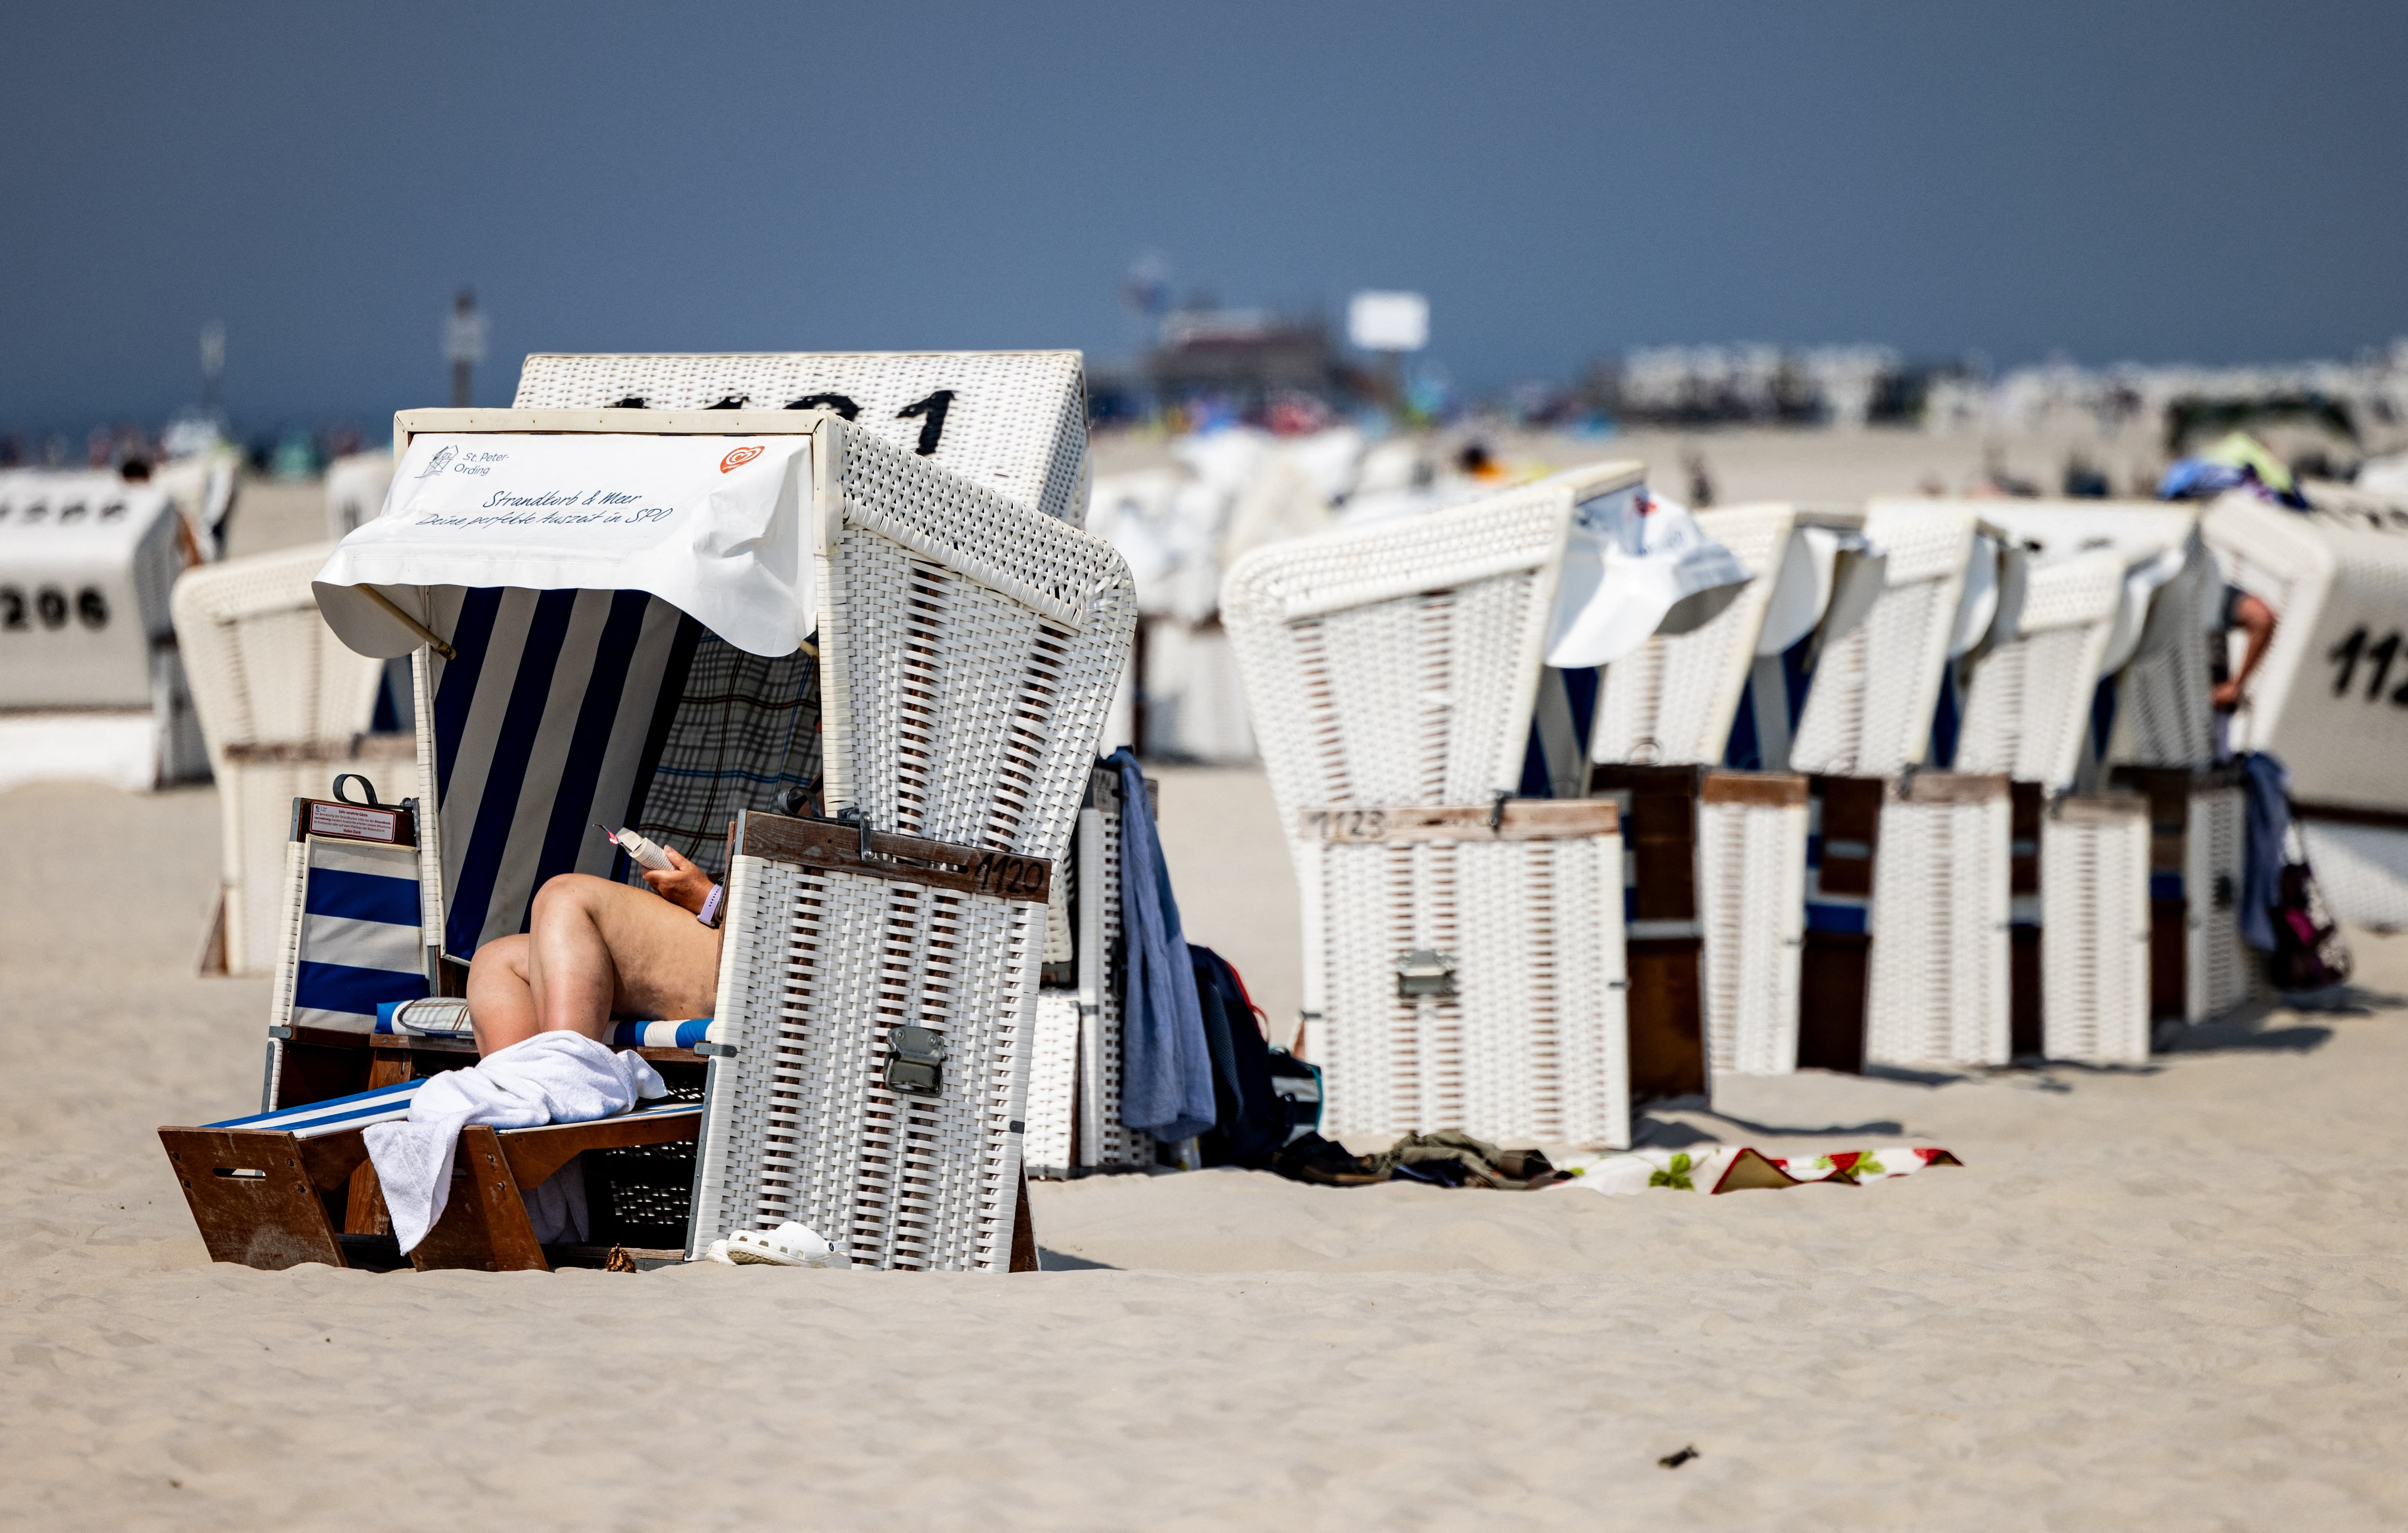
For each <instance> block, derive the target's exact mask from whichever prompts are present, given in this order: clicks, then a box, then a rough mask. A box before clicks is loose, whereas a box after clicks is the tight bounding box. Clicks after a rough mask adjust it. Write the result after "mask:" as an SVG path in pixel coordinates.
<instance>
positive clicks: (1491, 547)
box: [1221, 463, 1643, 1057]
mask: <svg viewBox="0 0 2408 1533" xmlns="http://www.w3.org/2000/svg"><path fill="white" fill-rule="evenodd" d="M1642 472H1643V471H1642V470H1641V467H1640V466H1638V465H1636V464H1627V463H1623V464H1602V465H1598V466H1591V467H1587V468H1581V469H1575V470H1571V471H1569V472H1567V473H1563V474H1557V475H1555V476H1552V477H1551V478H1549V479H1546V480H1541V481H1539V482H1537V483H1535V484H1529V485H1525V486H1522V487H1520V488H1518V489H1513V490H1508V491H1504V492H1501V493H1499V494H1495V495H1490V496H1488V497H1486V498H1484V499H1482V500H1479V501H1475V502H1473V503H1471V504H1469V505H1465V506H1459V507H1454V508H1450V509H1444V510H1440V511H1433V512H1429V513H1427V514H1426V515H1421V516H1415V517H1411V518H1406V519H1403V520H1399V521H1395V522H1385V523H1374V524H1373V525H1370V526H1367V527H1361V528H1341V529H1340V530H1337V531H1334V532H1328V533H1322V534H1317V535H1315V536H1313V537H1300V538H1296V539H1292V540H1290V541H1288V542H1283V543H1275V544H1271V545H1269V546H1267V547H1264V548H1259V549H1256V550H1254V552H1250V553H1248V554H1246V555H1245V556H1244V557H1243V558H1241V559H1240V560H1239V561H1238V562H1237V564H1236V565H1234V566H1231V568H1230V570H1229V573H1228V576H1227V578H1226V580H1224V581H1223V582H1222V589H1221V610H1222V620H1223V622H1224V623H1226V625H1227V628H1228V632H1229V639H1230V643H1231V645H1232V646H1233V647H1234V649H1235V650H1236V652H1237V658H1238V665H1239V669H1240V674H1241V676H1242V678H1243V681H1244V684H1245V693H1246V699H1247V704H1248V706H1249V708H1250V709H1252V710H1253V713H1254V736H1255V739H1256V741H1257V743H1258V745H1259V746H1260V748H1261V751H1262V755H1263V765H1264V767H1265V769H1266V771H1267V773H1268V775H1269V779H1270V784H1271V793H1272V796H1273V797H1274V798H1275V799H1276V800H1277V802H1278V804H1279V809H1280V817H1281V823H1282V824H1283V825H1285V826H1286V827H1288V846H1289V851H1290V853H1291V854H1292V856H1293V857H1294V859H1295V862H1296V867H1297V884H1298V888H1299V892H1300V894H1301V896H1302V907H1303V926H1304V933H1303V935H1304V952H1305V972H1304V1007H1303V1010H1304V1012H1305V1018H1304V1022H1305V1026H1304V1029H1303V1035H1302V1042H1303V1050H1304V1052H1305V1053H1307V1054H1308V1055H1309V1056H1314V1057H1318V1056H1317V1055H1313V1051H1314V1050H1315V1049H1317V1048H1318V1047H1319V1044H1318V1042H1317V1039H1315V1036H1314V1022H1315V1018H1316V1016H1317V1014H1318V1013H1319V1012H1321V1010H1323V999H1324V986H1323V970H1322V967H1321V955H1322V954H1323V953H1325V952H1329V951H1335V950H1336V948H1337V947H1339V946H1347V945H1351V943H1353V942H1355V941H1357V940H1360V941H1370V942H1374V943H1376V942H1378V941H1379V940H1380V939H1381V938H1379V937H1378V936H1377V935H1376V933H1374V932H1370V931H1366V932H1363V933H1359V934H1355V935H1354V936H1352V937H1350V936H1349V935H1348V934H1345V933H1340V932H1332V933H1330V934H1329V937H1328V938H1327V939H1326V940H1325V938H1324V934H1323V929H1322V925H1323V914H1322V911H1323V888H1324V884H1323V879H1322V874H1321V865H1320V849H1321V843H1320V842H1319V841H1318V840H1317V839H1316V838H1312V837H1310V836H1307V835H1305V834H1303V833H1302V827H1303V818H1302V817H1303V816H1304V815H1306V814H1307V813H1309V812H1311V811H1313V810H1318V809H1337V808H1343V807H1350V806H1390V805H1419V806H1435V805H1443V804H1484V803H1487V802H1490V801H1492V800H1493V799H1495V798H1496V797H1498V795H1506V794H1510V793H1512V791H1513V788H1514V786H1515V785H1516V784H1517V783H1518V782H1519V781H1521V776H1522V765H1523V757H1524V754H1525V752H1526V751H1527V747H1528V742H1529V738H1530V722H1531V715H1532V704H1533V698H1534V696H1535V695H1536V693H1537V690H1538V686H1539V680H1540V673H1541V669H1542V668H1543V664H1544V654H1545V649H1546V641H1547V632H1548V624H1549V620H1550V617H1551V615H1552V609H1553V606H1554V601H1555V581H1556V576H1557V573H1558V570H1559V567H1560V564H1561V560H1562V557H1563V551H1564V542H1565V538H1566V537H1567V536H1568V534H1569V532H1570V526H1571V519H1572V514H1573V509H1574V508H1575V507H1576V506H1577V505H1578V504H1579V503H1580V502H1581V501H1583V500H1585V499H1588V498H1590V497H1592V496H1595V495H1601V494H1612V493H1613V492H1615V491H1617V490H1623V489H1627V488H1629V487H1630V486H1632V485H1635V484H1637V483H1638V482H1639V481H1640V480H1641V476H1642Z"/></svg>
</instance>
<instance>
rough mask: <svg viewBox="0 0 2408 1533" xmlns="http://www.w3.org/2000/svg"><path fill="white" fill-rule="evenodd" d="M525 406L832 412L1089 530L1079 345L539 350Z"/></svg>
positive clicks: (1018, 502) (524, 382)
mask: <svg viewBox="0 0 2408 1533" xmlns="http://www.w3.org/2000/svg"><path fill="white" fill-rule="evenodd" d="M512 403H513V404H514V406H515V407H516V408H519V409H592V408H602V407H606V406H620V405H628V406H635V407H638V408H645V409H658V410H667V409H677V410H697V409H737V408H744V409H753V410H765V409H781V408H783V409H824V410H828V411H830V412H832V413H834V414H837V415H839V416H842V417H843V418H844V420H845V422H846V423H848V424H849V425H852V426H854V427H857V428H858V429H859V430H862V431H866V432H867V433H869V434H870V435H871V436H873V437H878V438H879V439H880V440H882V441H885V442H889V443H891V444H893V445H894V446H896V447H898V448H901V449H902V450H903V451H907V452H910V453H912V454H914V455H915V456H918V457H923V458H926V459H928V460H929V461H930V462H931V463H933V464H935V466H937V467H939V468H942V469H944V470H946V471H947V472H948V473H951V474H953V475H955V476H957V477H958V478H960V479H962V480H967V481H968V482H969V483H971V484H974V485H976V486H977V487H978V488H980V489H981V490H983V491H986V492H987V493H989V494H995V495H999V496H1001V497H1002V498H1003V499H1005V500H1007V501H1009V502H1011V504H1012V505H1014V506H1018V507H1020V508H1022V509H1025V510H1031V511H1037V512H1039V513H1041V514H1043V515H1046V516H1050V517H1054V518H1057V519H1059V520H1061V521H1065V522H1068V523H1070V524H1071V525H1072V526H1074V527H1076V526H1083V525H1085V523H1086V518H1087V491H1088V487H1089V485H1090V483H1091V482H1092V478H1093V475H1092V470H1091V469H1090V467H1089V466H1088V462H1087V385H1086V370H1085V365H1084V364H1083V363H1082V361H1081V359H1080V356H1079V353H1078V352H1076V351H696V352H681V353H658V352H626V353H611V352H588V353H561V352H545V351H538V352H536V353H534V354H532V355H530V356H529V357H528V358H527V359H526V361H525V362H524V363H523V365H521V366H520V368H519V388H518V397H517V398H516V399H515V400H514V401H513V402H512Z"/></svg>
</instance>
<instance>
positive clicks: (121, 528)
mask: <svg viewBox="0 0 2408 1533" xmlns="http://www.w3.org/2000/svg"><path fill="white" fill-rule="evenodd" d="M176 525H177V522H176V513H175V509H174V508H173V507H172V506H171V505H170V504H169V502H168V499H167V496H166V494H165V493H164V492H162V491H160V490H159V489H157V488H155V487H153V486H150V485H147V484H128V483H125V482H124V481H122V480H120V479H119V478H118V477H117V476H116V475H114V474H106V473H51V472H45V471H41V470H34V469H28V470H21V471H12V472H8V473H0V709H57V708H68V709H95V708H122V709H143V710H146V711H147V710H149V709H150V707H151V702H152V691H151V681H152V676H151V668H152V667H151V653H150V652H151V645H152V641H153V640H154V639H161V638H166V637H167V636H168V635H169V634H170V633H171V632H172V631H173V629H172V627H171V625H170V623H169V620H168V614H167V594H168V591H169V589H170V588H171V587H173V585H174V584H175V580H176V576H177V574H178V572H179V570H180V569H181V567H182V559H181V556H180V553H179V550H178V547H177V542H176Z"/></svg>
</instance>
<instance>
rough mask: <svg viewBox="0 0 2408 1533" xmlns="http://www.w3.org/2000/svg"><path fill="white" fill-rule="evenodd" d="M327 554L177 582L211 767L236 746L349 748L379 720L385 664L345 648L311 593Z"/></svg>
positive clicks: (294, 554)
mask: <svg viewBox="0 0 2408 1533" xmlns="http://www.w3.org/2000/svg"><path fill="white" fill-rule="evenodd" d="M327 552H328V550H327V548H326V547H325V546H323V545H314V546H311V547H308V548H300V549H288V550H285V551H283V552H277V553H265V554H260V555H257V556H255V557H251V558H244V559H228V560H225V561H223V562H222V563H219V564H215V565H208V566H202V567H201V568H198V569H194V570H193V571H191V572H189V573H188V574H186V575H185V576H184V578H183V579H181V580H178V581H177V582H176V592H175V596H174V600H173V603H172V608H173V610H174V613H175V621H176V644H177V648H178V649H179V651H180V652H182V654H183V660H184V674H185V679H186V683H187V685H189V686H190V687H191V689H192V694H193V707H194V709H196V710H197V711H198V712H199V714H200V719H201V731H202V734H203V736H204V737H205V738H207V739H208V746H209V759H210V764H211V765H212V766H217V765H218V764H220V763H222V761H223V760H224V758H225V750H226V748H227V747H228V746H231V745H292V744H325V745H348V744H349V743H350V742H351V737H352V736H354V735H357V734H360V733H362V732H364V731H365V730H366V728H367V727H368V724H369V722H370V720H372V719H373V718H374V717H375V714H376V700H377V687H378V685H379V683H380V681H381V680H382V678H383V675H384V662H383V661H381V660H372V659H369V658H368V657H366V656H365V655H358V654H353V653H352V652H351V651H350V650H348V649H346V648H344V647H343V644H342V641H341V640H340V639H337V638H336V637H335V634H334V630H333V629H331V628H328V627H327V626H326V623H325V620H324V619H322V618H321V617H320V616H319V615H318V604H317V600H316V598H315V597H313V596H312V595H310V593H309V580H310V577H311V576H313V575H315V574H317V573H318V570H319V567H320V566H322V565H324V564H325V562H326V554H327Z"/></svg>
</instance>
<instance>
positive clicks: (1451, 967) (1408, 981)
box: [1307, 800, 1630, 1146]
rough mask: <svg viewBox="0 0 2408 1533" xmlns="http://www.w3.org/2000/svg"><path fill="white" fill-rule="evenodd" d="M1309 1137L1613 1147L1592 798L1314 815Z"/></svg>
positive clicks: (1608, 821) (1601, 815)
mask: <svg viewBox="0 0 2408 1533" xmlns="http://www.w3.org/2000/svg"><path fill="white" fill-rule="evenodd" d="M1307 828H1308V829H1309V830H1310V831H1311V832H1312V834H1314V835H1316V836H1317V837H1318V838H1320V840H1321V866H1322V867H1323V869H1324V870H1325V876H1326V895H1325V896H1324V897H1325V898H1326V910H1327V918H1326V921H1325V922H1324V924H1323V926H1322V930H1323V933H1324V934H1325V935H1324V938H1323V951H1322V952H1321V953H1320V954H1319V955H1318V956H1319V964H1320V967H1321V969H1322V971H1323V972H1324V973H1325V974H1326V976H1327V977H1328V978H1327V986H1328V991H1327V996H1328V999H1327V1002H1326V1006H1327V1012H1326V1018H1325V1019H1324V1024H1323V1025H1322V1027H1321V1028H1320V1029H1319V1034H1318V1038H1319V1048H1320V1051H1321V1052H1320V1055H1319V1062H1320V1063H1321V1065H1322V1066H1323V1068H1324V1079H1325V1081H1326V1092H1327V1099H1326V1106H1325V1108H1324V1115H1323V1125H1324V1131H1325V1132H1326V1133H1329V1134H1331V1135H1333V1136H1336V1135H1346V1134H1394V1133H1403V1132H1413V1131H1426V1130H1430V1129H1440V1128H1457V1129H1463V1130H1466V1131H1468V1132H1470V1133H1473V1134H1477V1135H1480V1136H1483V1137H1484V1138H1490V1139H1543V1140H1551V1141H1555V1140H1571V1141H1574V1142H1577V1143H1584V1144H1604V1145H1615V1146H1621V1145H1627V1144H1628V1143H1629V1142H1630V1083H1629V1070H1628V1058H1627V1043H1626V1038H1625V1013H1624V993H1625V980H1624V974H1623V966H1622V930H1621V928H1622V841H1621V837H1620V836H1619V834H1618V833H1617V830H1616V815H1615V811H1614V809H1613V805H1612V804H1609V803H1604V802H1601V801H1598V800H1573V801H1567V802H1534V801H1529V800H1522V801H1517V802H1512V803H1506V804H1502V805H1499V806H1498V807H1497V809H1494V810H1491V809H1482V808H1478V807H1461V808H1431V809H1328V810H1322V811H1319V812H1316V813H1314V814H1312V815H1310V816H1308V818H1307Z"/></svg>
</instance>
